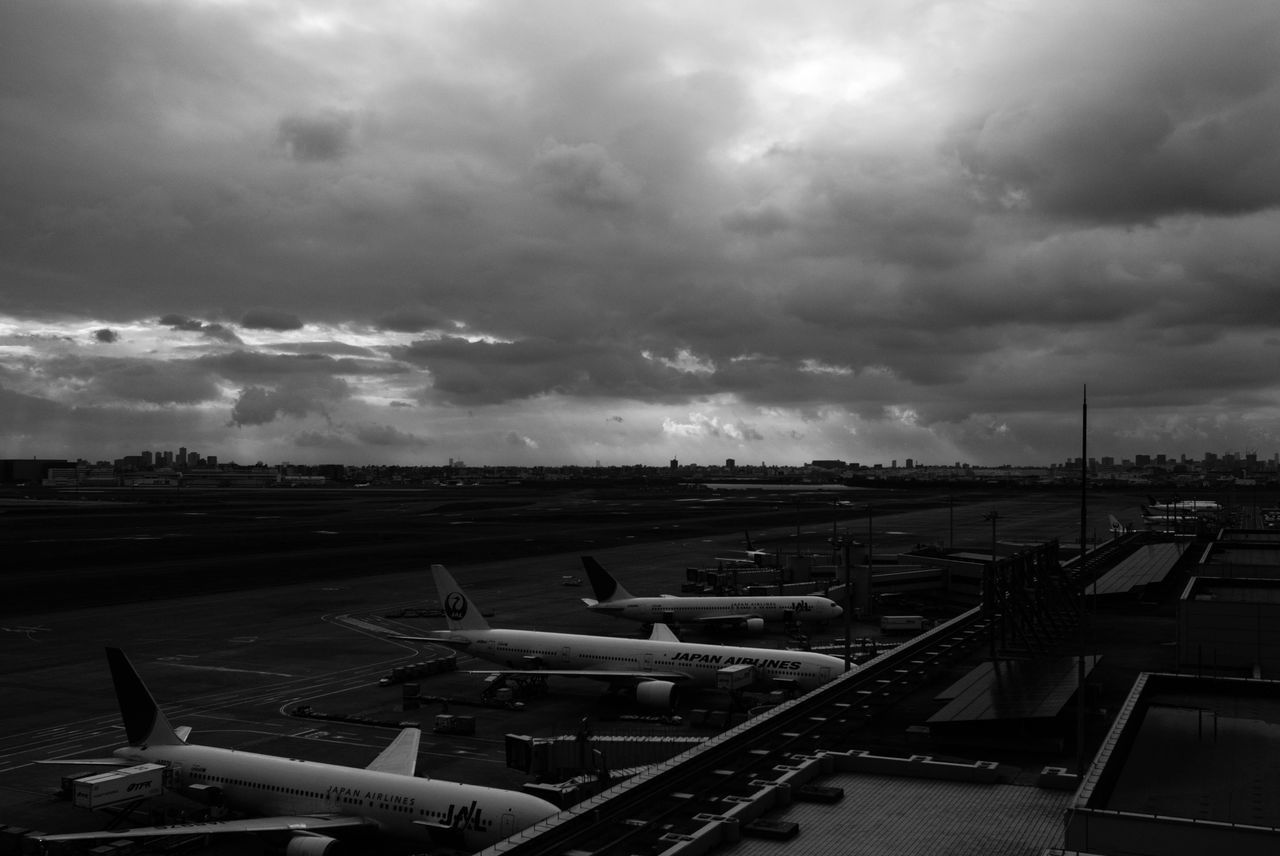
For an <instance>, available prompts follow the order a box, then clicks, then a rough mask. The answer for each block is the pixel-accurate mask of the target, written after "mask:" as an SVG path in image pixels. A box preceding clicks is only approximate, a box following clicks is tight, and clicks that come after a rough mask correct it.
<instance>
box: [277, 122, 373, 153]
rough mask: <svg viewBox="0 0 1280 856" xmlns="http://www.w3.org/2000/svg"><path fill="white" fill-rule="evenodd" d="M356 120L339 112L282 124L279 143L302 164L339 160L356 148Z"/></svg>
mask: <svg viewBox="0 0 1280 856" xmlns="http://www.w3.org/2000/svg"><path fill="white" fill-rule="evenodd" d="M354 129H355V121H354V119H353V118H352V117H351V116H350V115H347V114H344V113H338V112H329V113H322V114H320V115H315V116H289V117H286V118H284V119H281V120H280V129H279V141H280V145H281V146H283V147H284V150H285V152H286V153H287V154H288V155H289V157H291V158H293V159H294V160H299V161H330V160H338V159H339V158H341V157H342V156H343V155H345V154H347V153H348V152H349V151H350V150H351V148H352V146H353V132H354Z"/></svg>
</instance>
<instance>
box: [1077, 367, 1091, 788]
mask: <svg viewBox="0 0 1280 856" xmlns="http://www.w3.org/2000/svg"><path fill="white" fill-rule="evenodd" d="M1088 496H1089V386H1088V384H1085V386H1084V389H1083V391H1082V393H1081V409H1080V552H1079V554H1078V556H1077V559H1076V581H1077V583H1078V584H1079V587H1080V591H1079V593H1078V597H1079V601H1078V603H1079V607H1078V611H1077V614H1076V620H1077V621H1078V622H1079V628H1078V630H1079V636H1080V652H1079V654H1078V655H1077V658H1076V775H1077V776H1079V777H1080V781H1083V780H1084V701H1085V699H1084V694H1085V693H1084V677H1085V669H1084V657H1085V652H1084V642H1085V634H1084V624H1085V614H1084V610H1085V599H1084V586H1085V579H1084V566H1085V562H1084V559H1085V555H1084V554H1085V532H1086V529H1087V526H1088V507H1089V503H1088Z"/></svg>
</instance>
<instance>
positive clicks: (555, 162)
mask: <svg viewBox="0 0 1280 856" xmlns="http://www.w3.org/2000/svg"><path fill="white" fill-rule="evenodd" d="M534 175H535V177H536V180H537V181H538V182H539V183H540V185H541V186H542V188H543V189H544V190H545V191H546V192H547V193H549V194H550V195H551V196H552V198H554V199H555V200H556V201H557V202H559V203H561V204H563V205H570V206H579V207H582V208H586V209H596V208H598V209H605V210H610V209H621V208H626V207H629V206H630V205H632V204H634V202H635V201H636V197H637V196H638V194H639V186H638V182H637V180H636V178H635V177H634V176H633V175H631V174H630V173H629V172H628V170H627V169H626V168H624V167H623V166H622V165H621V164H619V163H617V162H616V161H615V160H613V159H612V158H610V157H609V153H608V152H607V151H605V150H604V148H603V147H601V146H600V145H599V144H597V143H581V144H578V145H566V144H563V143H554V144H551V145H550V146H548V147H547V148H546V150H544V151H543V152H541V153H539V155H538V158H537V159H536V160H535V161H534Z"/></svg>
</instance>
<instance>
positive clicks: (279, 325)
mask: <svg viewBox="0 0 1280 856" xmlns="http://www.w3.org/2000/svg"><path fill="white" fill-rule="evenodd" d="M240 326H241V327H244V328H245V329H248V330H301V329H302V319H300V318H299V317H298V316H297V315H294V314H293V313H292V312H284V311H282V310H279V309H250V310H249V311H248V312H246V313H245V314H244V315H243V316H242V317H241V318H240Z"/></svg>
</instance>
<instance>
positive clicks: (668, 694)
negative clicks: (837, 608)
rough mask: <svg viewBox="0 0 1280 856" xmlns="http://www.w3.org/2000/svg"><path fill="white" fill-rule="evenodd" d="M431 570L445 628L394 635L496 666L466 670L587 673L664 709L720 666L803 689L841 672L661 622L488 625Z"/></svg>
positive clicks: (801, 656)
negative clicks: (638, 635)
mask: <svg viewBox="0 0 1280 856" xmlns="http://www.w3.org/2000/svg"><path fill="white" fill-rule="evenodd" d="M431 576H432V577H433V578H434V580H435V584H436V589H437V591H438V592H439V595H440V605H441V606H442V607H443V610H444V615H445V620H446V622H447V624H448V626H449V629H448V630H440V631H434V632H433V633H432V634H431V635H429V636H403V635H398V636H397V637H396V638H398V639H406V640H409V641H414V642H436V643H439V644H442V645H449V646H452V647H455V648H460V649H463V650H465V651H467V652H468V653H470V654H472V655H474V656H475V657H478V658H479V659H481V660H488V661H489V662H491V663H497V664H498V665H500V666H503V667H504V668H502V669H495V670H490V671H475V672H473V674H492V675H502V676H507V677H513V678H517V679H541V678H547V677H557V676H559V677H572V678H590V679H593V680H597V681H604V682H606V683H608V684H610V685H611V686H612V687H614V688H617V689H625V690H629V691H631V692H633V693H634V694H635V698H636V700H637V701H638V702H640V703H641V704H643V705H646V706H649V707H670V706H671V703H672V701H673V700H674V697H675V693H676V688H677V687H678V686H687V687H715V686H716V684H717V677H718V675H719V673H720V670H721V669H724V668H725V667H727V666H736V665H740V664H748V665H751V666H753V667H754V676H755V680H756V681H757V682H758V683H765V684H768V683H771V682H780V683H781V685H786V686H791V687H794V688H796V689H799V690H805V691H807V690H811V689H813V688H814V687H817V686H819V685H820V684H824V683H826V682H827V681H830V680H831V679H832V678H834V677H836V676H837V675H839V674H840V673H842V672H843V671H845V662H844V660H841V659H840V658H838V657H831V656H828V655H827V654H815V653H813V652H810V651H787V650H774V649H769V648H741V647H734V646H729V645H699V644H694V643H686V642H681V641H680V640H679V639H677V638H676V635H675V634H674V633H672V632H671V630H670V629H668V628H667V626H666V625H665V624H661V623H658V624H655V625H654V626H653V633H652V635H651V636H650V637H649V638H648V639H620V638H616V637H609V636H586V635H582V634H576V633H548V632H544V631H541V630H506V629H499V628H492V627H490V626H489V622H488V621H486V620H485V618H484V616H482V615H481V614H480V609H479V608H478V607H477V606H476V605H475V604H474V603H473V602H472V601H471V599H470V598H468V597H467V595H466V593H465V592H464V591H463V590H462V588H461V587H460V586H459V585H458V583H457V581H456V580H454V578H453V576H452V575H451V574H450V573H449V571H448V570H446V569H445V567H444V565H432V566H431Z"/></svg>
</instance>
